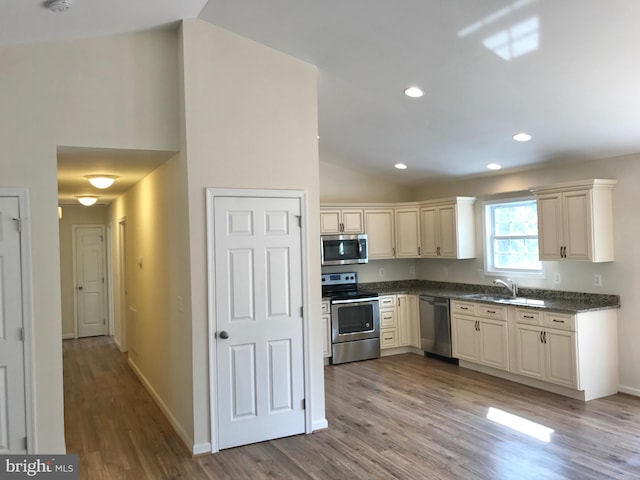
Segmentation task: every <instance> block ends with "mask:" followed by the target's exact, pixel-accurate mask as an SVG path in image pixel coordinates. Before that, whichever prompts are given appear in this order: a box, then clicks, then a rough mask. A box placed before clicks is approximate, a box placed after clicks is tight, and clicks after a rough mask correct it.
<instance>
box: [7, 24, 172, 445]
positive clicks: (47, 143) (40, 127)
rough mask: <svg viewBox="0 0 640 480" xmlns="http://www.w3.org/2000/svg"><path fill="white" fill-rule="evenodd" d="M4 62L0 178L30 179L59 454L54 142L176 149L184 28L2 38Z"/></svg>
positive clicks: (21, 183)
mask: <svg viewBox="0 0 640 480" xmlns="http://www.w3.org/2000/svg"><path fill="white" fill-rule="evenodd" d="M0 64H1V65H2V69H1V70H0V85H2V88H1V89H0V105H2V108H1V109H0V144H1V145H2V147H3V152H4V160H3V161H2V162H0V186H5V187H27V188H28V189H29V193H30V200H31V211H30V212H29V215H28V216H29V220H30V222H31V229H32V235H33V237H32V252H31V253H32V261H33V269H34V271H35V272H37V274H34V275H33V317H34V325H35V331H34V332H33V338H32V343H33V352H34V357H35V358H34V374H35V383H36V385H37V387H36V389H35V396H36V398H35V415H36V420H37V422H38V431H37V433H36V438H35V439H34V440H35V449H36V451H37V452H46V453H61V452H64V451H65V443H64V423H63V412H64V410H63V394H62V342H61V331H62V325H61V301H60V263H59V255H58V252H59V235H58V212H57V205H58V202H57V179H56V168H57V163H56V160H57V159H56V147H57V146H59V145H68V146H92V147H106V148H132V149H145V150H146V149H148V150H154V149H158V150H177V148H178V144H179V139H178V133H179V129H178V118H179V117H178V97H177V79H178V78H177V74H176V72H177V70H176V34H175V32H153V33H144V34H130V35H121V36H117V37H110V38H100V39H94V40H82V41H72V42H64V43H55V44H38V45H18V46H3V47H0ZM52 252H54V253H53V254H52ZM69 414H71V412H69Z"/></svg>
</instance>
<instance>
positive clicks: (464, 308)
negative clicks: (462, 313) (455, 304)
mask: <svg viewBox="0 0 640 480" xmlns="http://www.w3.org/2000/svg"><path fill="white" fill-rule="evenodd" d="M460 310H469V307H460Z"/></svg>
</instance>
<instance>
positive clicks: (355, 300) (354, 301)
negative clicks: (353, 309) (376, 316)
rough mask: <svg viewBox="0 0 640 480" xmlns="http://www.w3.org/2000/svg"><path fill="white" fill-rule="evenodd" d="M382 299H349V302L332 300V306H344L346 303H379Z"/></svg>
mask: <svg viewBox="0 0 640 480" xmlns="http://www.w3.org/2000/svg"><path fill="white" fill-rule="evenodd" d="M379 299H380V297H367V298H349V299H347V300H331V304H332V305H337V304H344V303H363V302H377V301H379Z"/></svg>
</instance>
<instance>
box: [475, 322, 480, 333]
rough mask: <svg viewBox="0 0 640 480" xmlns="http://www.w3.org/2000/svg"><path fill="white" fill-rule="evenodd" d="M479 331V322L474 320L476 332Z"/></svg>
mask: <svg viewBox="0 0 640 480" xmlns="http://www.w3.org/2000/svg"><path fill="white" fill-rule="evenodd" d="M479 331H480V322H479V321H478V320H476V332H479Z"/></svg>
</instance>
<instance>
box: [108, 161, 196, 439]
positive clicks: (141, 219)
mask: <svg viewBox="0 0 640 480" xmlns="http://www.w3.org/2000/svg"><path fill="white" fill-rule="evenodd" d="M109 213H110V224H111V230H112V232H113V234H112V244H113V245H114V254H113V271H114V277H115V278H114V280H115V281H114V291H115V292H119V291H120V285H121V282H122V278H121V276H120V268H119V258H120V256H121V255H122V254H123V253H124V255H125V259H126V289H127V296H126V305H124V307H125V308H124V311H125V312H129V309H130V308H133V309H135V310H136V311H137V315H135V316H132V315H128V316H127V317H126V320H125V319H123V318H122V316H121V313H122V312H123V305H122V304H121V302H122V301H123V300H124V299H122V298H119V299H118V302H117V303H116V307H115V309H114V311H115V312H116V315H115V322H114V323H115V324H116V326H117V328H116V339H117V340H118V341H119V343H121V344H124V342H123V332H122V330H123V327H124V328H126V332H127V335H126V346H127V348H128V354H129V361H130V363H131V364H132V366H133V367H134V368H135V369H136V370H137V372H138V374H139V375H140V376H141V377H142V378H143V379H144V380H143V381H144V382H145V383H146V384H147V388H149V389H150V390H151V391H152V392H153V394H154V396H155V398H156V401H158V403H159V404H160V405H161V408H162V409H163V410H164V411H165V414H167V416H168V417H169V419H170V421H171V422H172V423H173V425H174V427H175V428H176V430H177V431H178V433H179V434H180V435H181V437H182V439H183V440H184V442H185V443H186V444H187V445H191V444H192V440H193V412H192V403H193V396H192V391H193V388H192V366H191V308H190V304H189V290H190V283H189V282H190V279H189V225H188V203H187V182H186V164H185V162H184V159H183V158H182V156H181V155H176V156H175V157H174V158H172V159H171V160H169V161H168V162H166V163H165V164H163V165H162V166H160V167H159V168H157V169H156V170H154V171H153V172H152V173H151V174H149V175H148V176H146V177H145V178H144V179H142V180H141V181H140V182H139V183H138V184H137V185H135V186H134V187H133V188H132V189H131V190H129V191H128V192H127V193H126V194H125V195H123V196H121V197H120V198H118V199H117V200H116V201H115V202H113V204H112V206H111V208H110V212H109ZM122 220H124V223H125V229H126V234H125V236H126V252H121V251H120V248H119V246H120V242H119V238H118V237H119V235H120V226H119V223H120V222H121V221H122ZM139 260H140V261H141V265H140V264H139V263H138V262H139ZM180 299H181V300H180Z"/></svg>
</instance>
